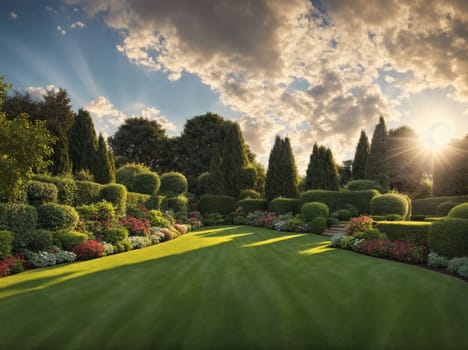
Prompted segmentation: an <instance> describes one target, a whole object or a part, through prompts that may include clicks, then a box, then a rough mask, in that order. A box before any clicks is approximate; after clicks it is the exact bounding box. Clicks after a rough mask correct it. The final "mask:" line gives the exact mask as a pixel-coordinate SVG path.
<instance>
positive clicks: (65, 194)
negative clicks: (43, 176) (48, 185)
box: [51, 177, 77, 205]
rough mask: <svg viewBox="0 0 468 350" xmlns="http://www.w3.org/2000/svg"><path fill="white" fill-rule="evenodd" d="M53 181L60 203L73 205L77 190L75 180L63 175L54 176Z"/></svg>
mask: <svg viewBox="0 0 468 350" xmlns="http://www.w3.org/2000/svg"><path fill="white" fill-rule="evenodd" d="M51 181H52V183H53V184H54V185H55V186H56V187H57V190H58V202H59V204H65V205H73V203H75V196H76V192H77V186H76V183H75V181H73V180H72V179H68V178H61V177H52V178H51Z"/></svg>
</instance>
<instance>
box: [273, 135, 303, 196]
mask: <svg viewBox="0 0 468 350" xmlns="http://www.w3.org/2000/svg"><path fill="white" fill-rule="evenodd" d="M298 185H299V179H298V175H297V168H296V162H295V160H294V155H293V153H292V149H291V144H290V141H289V138H287V137H286V138H285V139H284V140H282V139H281V138H280V137H279V136H277V137H276V139H275V144H274V145H273V148H272V149H271V152H270V157H269V159H268V171H267V175H266V182H265V196H266V200H267V202H271V201H272V200H273V199H275V198H276V197H280V196H284V197H289V198H295V197H297V196H298V194H299V188H298Z"/></svg>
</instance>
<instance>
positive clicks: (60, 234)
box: [52, 230, 88, 250]
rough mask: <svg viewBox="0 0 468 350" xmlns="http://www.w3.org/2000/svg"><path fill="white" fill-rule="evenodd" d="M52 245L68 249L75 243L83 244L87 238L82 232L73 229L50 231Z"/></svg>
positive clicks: (74, 245)
mask: <svg viewBox="0 0 468 350" xmlns="http://www.w3.org/2000/svg"><path fill="white" fill-rule="evenodd" d="M52 239H53V243H54V245H56V246H57V247H59V248H62V249H63V250H70V249H72V248H73V247H76V246H77V245H80V244H83V243H84V242H86V241H87V240H88V236H87V235H85V234H84V233H81V232H78V231H73V230H60V231H54V232H52Z"/></svg>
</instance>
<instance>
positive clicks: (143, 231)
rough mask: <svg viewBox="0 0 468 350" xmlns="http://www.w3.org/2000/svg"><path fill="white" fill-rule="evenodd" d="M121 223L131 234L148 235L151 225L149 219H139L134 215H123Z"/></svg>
mask: <svg viewBox="0 0 468 350" xmlns="http://www.w3.org/2000/svg"><path fill="white" fill-rule="evenodd" d="M120 224H121V225H122V226H123V227H125V228H126V229H127V230H128V233H129V234H130V235H131V236H147V235H149V228H150V226H151V224H150V222H149V220H148V219H146V218H141V219H138V218H136V217H134V216H125V217H121V218H120Z"/></svg>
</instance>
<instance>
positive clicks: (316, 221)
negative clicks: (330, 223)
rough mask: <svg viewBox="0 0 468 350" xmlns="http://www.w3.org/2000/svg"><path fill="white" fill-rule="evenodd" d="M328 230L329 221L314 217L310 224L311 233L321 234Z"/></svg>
mask: <svg viewBox="0 0 468 350" xmlns="http://www.w3.org/2000/svg"><path fill="white" fill-rule="evenodd" d="M326 229H327V219H326V218H324V217H323V216H317V217H314V218H313V219H312V220H311V221H310V222H309V230H310V232H311V233H317V234H321V233H322V232H323V231H325V230H326Z"/></svg>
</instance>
